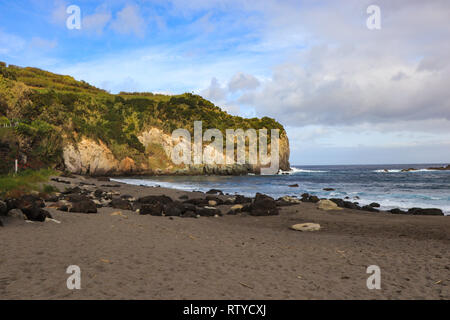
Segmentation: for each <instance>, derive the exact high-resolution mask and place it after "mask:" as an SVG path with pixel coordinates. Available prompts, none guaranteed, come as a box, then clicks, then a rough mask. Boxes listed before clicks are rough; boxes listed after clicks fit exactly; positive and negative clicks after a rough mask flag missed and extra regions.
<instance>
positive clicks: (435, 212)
mask: <svg viewBox="0 0 450 320" xmlns="http://www.w3.org/2000/svg"><path fill="white" fill-rule="evenodd" d="M408 214H413V215H421V216H443V215H444V213H443V212H442V210H441V209H436V208H428V209H422V208H411V209H409V210H408Z"/></svg>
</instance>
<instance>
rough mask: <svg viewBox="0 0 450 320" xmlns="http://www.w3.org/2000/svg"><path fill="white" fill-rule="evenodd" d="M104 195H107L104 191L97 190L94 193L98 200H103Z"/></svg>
mask: <svg viewBox="0 0 450 320" xmlns="http://www.w3.org/2000/svg"><path fill="white" fill-rule="evenodd" d="M104 194H105V191H103V190H102V189H97V190H95V191H94V196H95V197H96V198H101V197H103V195H104Z"/></svg>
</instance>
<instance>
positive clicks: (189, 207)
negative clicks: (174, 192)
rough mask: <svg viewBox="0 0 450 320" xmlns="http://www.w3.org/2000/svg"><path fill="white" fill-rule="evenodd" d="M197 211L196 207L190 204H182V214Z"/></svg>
mask: <svg viewBox="0 0 450 320" xmlns="http://www.w3.org/2000/svg"><path fill="white" fill-rule="evenodd" d="M195 210H197V207H196V206H195V205H194V204H192V203H183V212H184V211H194V212H195Z"/></svg>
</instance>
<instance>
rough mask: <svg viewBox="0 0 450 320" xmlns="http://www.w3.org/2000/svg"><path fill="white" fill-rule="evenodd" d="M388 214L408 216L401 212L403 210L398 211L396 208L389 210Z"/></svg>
mask: <svg viewBox="0 0 450 320" xmlns="http://www.w3.org/2000/svg"><path fill="white" fill-rule="evenodd" d="M389 212H390V213H392V214H408V212H406V211H403V210H400V209H398V208H396V209H391V210H389Z"/></svg>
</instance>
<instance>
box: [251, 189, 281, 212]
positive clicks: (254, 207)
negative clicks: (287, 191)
mask: <svg viewBox="0 0 450 320" xmlns="http://www.w3.org/2000/svg"><path fill="white" fill-rule="evenodd" d="M278 214H279V211H278V208H277V203H276V202H275V200H274V199H273V198H272V197H269V196H267V195H265V194H261V193H257V194H256V196H255V201H253V203H252V204H251V206H250V215H252V216H275V215H278Z"/></svg>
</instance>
